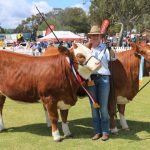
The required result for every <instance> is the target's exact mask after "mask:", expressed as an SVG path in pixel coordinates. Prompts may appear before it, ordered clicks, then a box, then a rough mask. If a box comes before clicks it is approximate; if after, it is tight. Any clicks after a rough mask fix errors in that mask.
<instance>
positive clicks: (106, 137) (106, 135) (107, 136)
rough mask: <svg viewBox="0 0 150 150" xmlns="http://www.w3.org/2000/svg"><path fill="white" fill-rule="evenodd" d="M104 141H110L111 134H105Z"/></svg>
mask: <svg viewBox="0 0 150 150" xmlns="http://www.w3.org/2000/svg"><path fill="white" fill-rule="evenodd" d="M101 139H102V141H107V140H108V139H109V134H103V136H102V138H101Z"/></svg>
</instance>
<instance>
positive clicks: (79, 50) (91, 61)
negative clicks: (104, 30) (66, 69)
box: [72, 43, 101, 79]
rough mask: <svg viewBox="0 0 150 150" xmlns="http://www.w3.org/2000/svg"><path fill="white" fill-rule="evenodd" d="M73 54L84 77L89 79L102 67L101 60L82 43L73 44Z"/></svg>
mask: <svg viewBox="0 0 150 150" xmlns="http://www.w3.org/2000/svg"><path fill="white" fill-rule="evenodd" d="M72 50H73V54H74V57H75V61H76V62H77V63H78V72H79V74H80V75H81V76H82V77H83V78H84V79H88V78H89V77H90V75H91V74H92V73H93V72H95V71H97V70H98V69H99V68H100V67H101V64H100V61H99V60H97V59H96V58H95V57H93V56H92V53H91V52H92V51H91V50H90V49H89V48H87V47H85V46H84V45H82V44H80V43H75V44H73V49H72Z"/></svg>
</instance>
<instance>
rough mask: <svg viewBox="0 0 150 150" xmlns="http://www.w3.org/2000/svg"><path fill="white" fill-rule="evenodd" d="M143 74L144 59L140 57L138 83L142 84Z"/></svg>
mask: <svg viewBox="0 0 150 150" xmlns="http://www.w3.org/2000/svg"><path fill="white" fill-rule="evenodd" d="M143 72H144V57H143V56H141V60H140V69H139V82H140V84H141V83H142V80H143Z"/></svg>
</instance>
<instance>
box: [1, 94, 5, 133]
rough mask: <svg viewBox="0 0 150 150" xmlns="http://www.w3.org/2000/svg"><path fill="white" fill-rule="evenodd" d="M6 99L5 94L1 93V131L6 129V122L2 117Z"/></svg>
mask: <svg viewBox="0 0 150 150" xmlns="http://www.w3.org/2000/svg"><path fill="white" fill-rule="evenodd" d="M5 99H6V97H5V96H3V95H0V132H1V131H2V130H4V129H5V127H4V122H3V117H2V111H3V106H4V103H5Z"/></svg>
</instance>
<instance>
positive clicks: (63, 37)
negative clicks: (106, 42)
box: [37, 31, 84, 42]
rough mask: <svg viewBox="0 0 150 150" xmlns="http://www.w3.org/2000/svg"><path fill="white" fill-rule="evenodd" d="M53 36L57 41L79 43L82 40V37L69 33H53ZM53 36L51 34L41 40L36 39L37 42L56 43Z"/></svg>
mask: <svg viewBox="0 0 150 150" xmlns="http://www.w3.org/2000/svg"><path fill="white" fill-rule="evenodd" d="M53 32H54V34H55V35H56V37H57V38H58V40H59V41H74V40H76V41H80V40H84V37H81V36H79V35H77V34H74V33H73V32H71V31H53ZM54 34H53V33H52V32H51V33H50V34H48V35H46V36H44V37H42V38H38V39H37V41H39V42H40V41H57V39H56V37H55V36H54Z"/></svg>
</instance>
